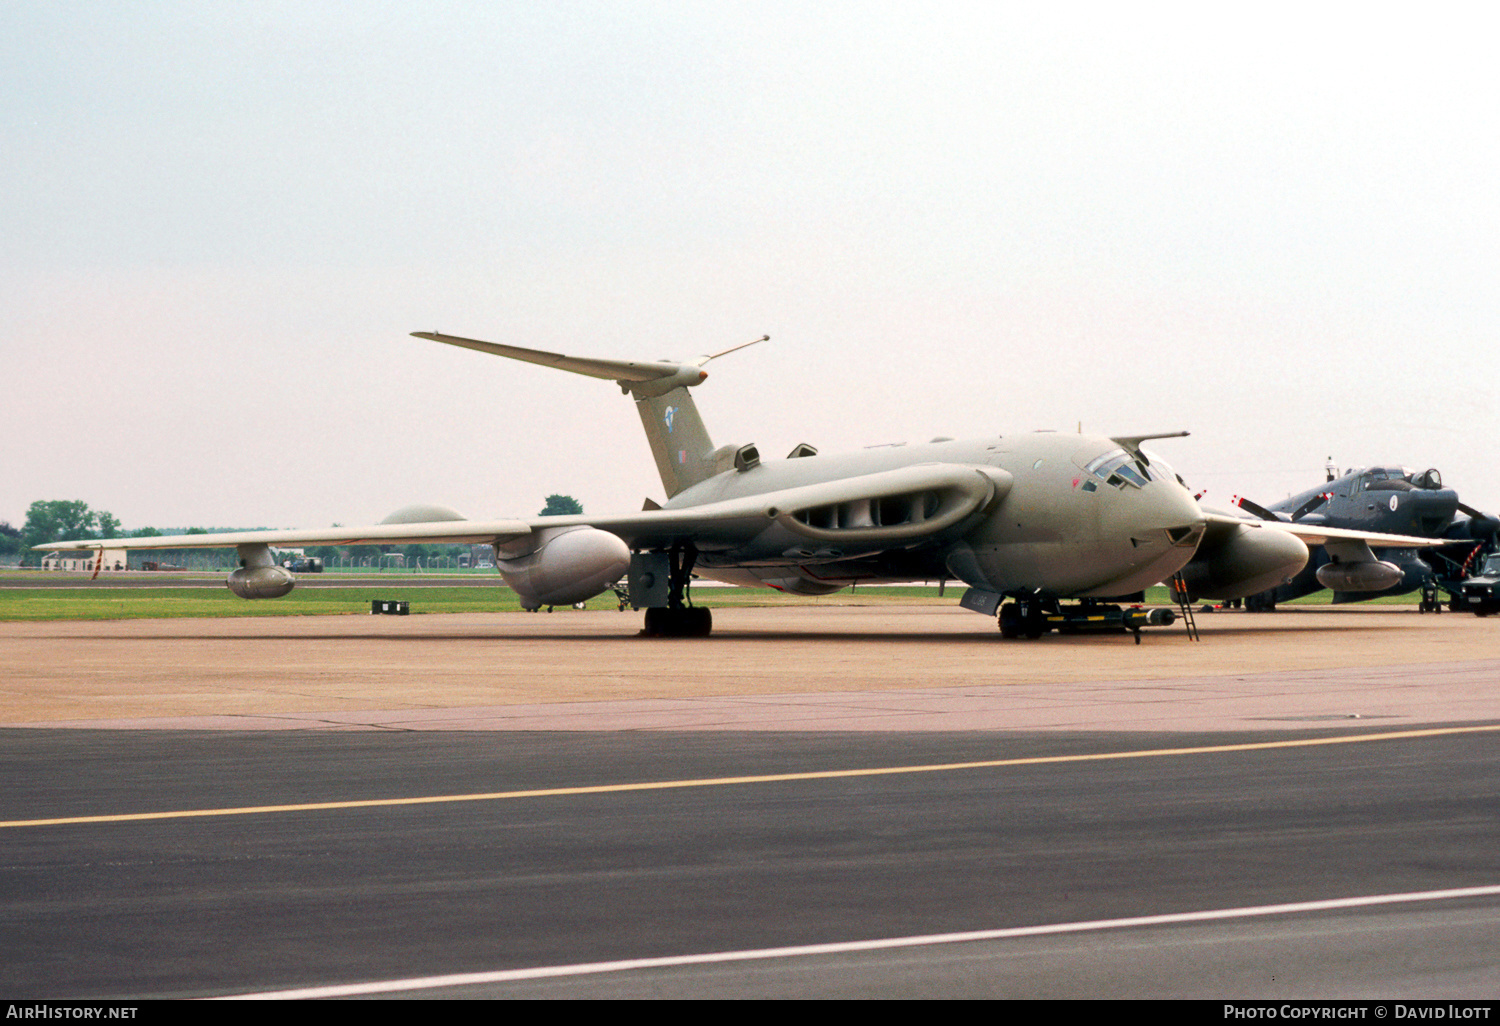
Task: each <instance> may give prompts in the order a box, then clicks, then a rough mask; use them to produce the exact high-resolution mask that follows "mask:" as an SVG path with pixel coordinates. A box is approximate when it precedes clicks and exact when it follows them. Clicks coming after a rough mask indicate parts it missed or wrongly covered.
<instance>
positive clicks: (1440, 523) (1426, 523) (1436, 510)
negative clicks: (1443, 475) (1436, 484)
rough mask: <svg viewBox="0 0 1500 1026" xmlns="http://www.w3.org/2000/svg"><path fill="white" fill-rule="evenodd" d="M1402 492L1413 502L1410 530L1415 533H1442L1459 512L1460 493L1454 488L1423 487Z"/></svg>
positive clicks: (1407, 499)
mask: <svg viewBox="0 0 1500 1026" xmlns="http://www.w3.org/2000/svg"><path fill="white" fill-rule="evenodd" d="M1402 494H1403V496H1404V497H1405V498H1406V501H1408V502H1409V503H1410V504H1411V528H1410V530H1411V531H1412V532H1413V533H1414V534H1421V535H1438V534H1442V533H1443V529H1444V528H1445V527H1447V526H1448V525H1449V524H1450V523H1452V522H1453V514H1455V513H1457V512H1458V493H1457V492H1456V491H1454V490H1453V489H1452V488H1433V489H1426V488H1423V489H1417V490H1415V491H1410V492H1405V493H1402Z"/></svg>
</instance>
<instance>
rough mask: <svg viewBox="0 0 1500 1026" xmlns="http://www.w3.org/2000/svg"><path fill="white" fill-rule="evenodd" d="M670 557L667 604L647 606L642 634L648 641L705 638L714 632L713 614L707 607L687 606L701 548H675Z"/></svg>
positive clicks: (689, 544)
mask: <svg viewBox="0 0 1500 1026" xmlns="http://www.w3.org/2000/svg"><path fill="white" fill-rule="evenodd" d="M670 557H671V560H672V563H671V566H672V570H671V573H670V574H669V576H668V578H667V604H666V605H665V606H650V607H647V609H646V625H645V627H644V629H642V631H641V633H642V634H644V635H645V636H646V637H648V638H706V637H708V636H709V635H710V634H711V633H713V629H714V619H713V614H712V613H711V612H709V610H708V609H707V608H706V607H705V606H693V605H688V601H689V599H688V587H689V585H690V584H691V583H692V579H693V567H694V565H695V564H697V562H698V548H697V546H695V545H694V544H693V543H692V542H688V543H687V544H686V545H673V546H672V549H671V552H670Z"/></svg>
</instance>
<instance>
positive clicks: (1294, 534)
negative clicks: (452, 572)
mask: <svg viewBox="0 0 1500 1026" xmlns="http://www.w3.org/2000/svg"><path fill="white" fill-rule="evenodd" d="M413 334H415V335H416V337H418V338H423V339H429V340H431V341H434V342H442V343H445V344H447V345H452V346H458V347H461V348H464V349H472V350H475V351H478V352H482V353H488V354H490V355H494V356H503V357H506V358H508V359H513V360H522V361H525V362H528V363H535V364H540V365H542V366H548V367H555V368H557V369H559V370H565V371H569V372H570V373H574V374H582V375H586V376H588V377H594V378H601V379H604V380H609V381H614V382H615V383H616V384H617V385H619V386H620V390H621V391H622V392H623V393H624V394H626V395H628V396H630V397H631V398H632V399H634V401H635V404H636V409H637V411H638V412H639V414H640V417H641V424H642V426H643V427H644V428H645V432H646V438H647V440H648V442H649V443H650V446H651V452H652V455H653V456H654V458H655V460H656V467H657V471H658V473H659V475H660V477H661V481H662V485H663V487H664V488H665V490H666V496H667V498H666V501H665V502H664V503H657V502H654V501H652V500H649V499H648V500H647V502H646V504H645V508H644V509H642V510H641V511H639V512H635V513H622V514H615V515H605V516H592V515H584V514H577V515H571V516H552V517H545V518H531V519H525V520H492V521H471V520H465V519H463V517H462V516H460V515H459V514H458V513H456V512H454V511H452V510H448V509H445V508H442V507H433V506H416V507H407V508H406V509H403V510H400V511H398V512H396V513H393V514H392V515H391V516H390V517H387V518H386V520H385V521H383V522H382V523H380V524H376V525H372V526H369V527H345V528H330V529H323V530H311V531H258V532H236V533H227V534H217V535H195V536H193V540H192V543H191V544H192V546H193V547H199V548H205V547H208V548H217V547H224V546H230V545H233V546H237V547H238V549H239V554H240V561H241V565H240V568H239V569H238V570H236V571H234V573H232V574H231V575H230V576H229V580H228V582H227V583H228V586H229V588H230V589H231V590H232V591H233V592H234V593H235V594H236V595H239V596H240V597H242V598H247V599H254V598H276V597H279V596H282V595H285V594H287V593H288V592H290V591H291V590H292V588H293V587H294V585H295V579H294V578H293V576H292V574H291V573H290V572H288V571H287V570H286V569H285V568H283V567H279V566H277V565H276V564H275V560H274V558H273V557H272V554H271V548H272V547H273V546H279V547H291V546H300V545H341V544H376V545H380V544H393V543H406V542H440V543H441V542H452V543H484V544H490V545H493V546H494V548H495V555H496V565H497V568H498V569H499V571H500V574H501V576H502V577H503V578H504V579H505V582H506V584H508V585H509V586H510V587H511V588H512V589H514V590H515V592H516V594H517V596H519V598H520V600H521V604H522V606H523V607H525V608H527V609H537V608H540V607H542V606H555V605H567V604H571V603H575V602H581V601H583V600H585V599H588V598H591V597H592V596H594V595H597V594H599V593H601V592H603V591H605V590H607V589H609V588H610V587H611V586H612V585H614V584H615V582H617V581H618V580H619V579H620V578H621V576H628V581H629V586H628V594H629V598H630V602H631V604H632V605H633V606H635V607H636V608H638V609H642V608H643V609H645V629H644V633H645V634H647V635H651V636H706V635H708V634H709V633H710V632H711V631H712V625H713V622H712V614H711V613H710V612H709V610H708V609H706V608H704V607H702V606H697V605H694V604H693V602H692V599H691V595H690V583H691V581H692V578H693V576H694V574H695V573H696V574H697V575H698V576H700V577H704V578H707V579H711V580H717V581H722V582H725V583H729V584H736V585H746V586H757V587H769V588H776V589H779V590H781V591H786V592H791V593H794V594H800V595H826V594H830V593H832V592H835V591H838V590H840V589H842V588H844V587H848V586H851V585H854V584H856V583H857V584H866V583H900V582H912V581H930V580H944V579H958V580H961V581H963V582H964V583H965V584H967V585H968V586H969V587H968V591H967V592H966V593H965V594H964V597H963V599H962V603H961V604H962V605H963V606H964V608H967V609H972V610H975V611H977V612H981V613H984V614H986V615H989V616H995V617H996V618H997V620H998V623H999V627H1000V632H1001V634H1002V636H1004V637H1021V636H1025V637H1029V638H1036V637H1040V636H1041V635H1042V634H1043V633H1046V632H1047V631H1050V630H1060V631H1074V630H1087V629H1093V628H1097V627H1101V626H1103V627H1110V628H1116V629H1120V628H1124V629H1130V630H1133V631H1135V632H1136V637H1137V641H1139V629H1140V627H1142V626H1146V625H1156V624H1163V623H1170V622H1172V613H1171V611H1170V610H1167V609H1156V610H1140V609H1134V610H1124V609H1121V608H1120V606H1119V605H1118V604H1117V603H1121V602H1125V603H1129V602H1139V601H1140V596H1141V594H1142V593H1143V591H1144V589H1146V588H1147V587H1150V586H1151V585H1154V584H1157V583H1158V582H1161V581H1165V580H1169V579H1171V578H1173V577H1174V575H1180V580H1181V587H1182V588H1184V589H1185V590H1186V593H1188V594H1190V595H1191V597H1192V598H1215V599H1233V598H1239V597H1242V596H1244V595H1249V594H1253V593H1255V592H1258V591H1262V590H1264V589H1266V588H1267V587H1270V586H1272V585H1274V584H1276V583H1279V582H1280V581H1282V580H1284V579H1285V578H1287V577H1289V576H1291V575H1292V574H1295V573H1296V572H1297V571H1298V570H1300V569H1301V568H1302V566H1303V564H1304V563H1306V561H1307V557H1308V548H1307V546H1308V544H1321V545H1325V546H1328V548H1329V551H1330V552H1333V551H1337V552H1339V553H1340V559H1341V560H1343V561H1344V562H1346V563H1348V564H1351V565H1353V566H1355V567H1357V565H1358V564H1360V563H1361V562H1364V561H1374V557H1373V555H1371V553H1370V548H1369V545H1370V544H1371V543H1375V544H1384V545H1398V544H1399V545H1412V544H1424V540H1423V539H1415V538H1407V537H1402V536H1395V535H1383V534H1373V533H1369V532H1360V531H1339V530H1334V529H1329V528H1311V527H1307V526H1304V525H1297V524H1288V523H1281V522H1270V521H1264V520H1258V519H1253V518H1249V517H1246V516H1244V515H1241V514H1237V513H1233V512H1219V511H1213V510H1205V509H1203V508H1200V507H1199V505H1198V503H1197V502H1196V500H1195V499H1194V498H1193V495H1192V494H1191V493H1190V492H1189V491H1188V489H1187V487H1186V486H1185V485H1184V483H1183V481H1182V479H1181V478H1180V477H1179V476H1178V475H1177V474H1176V473H1175V472H1174V471H1173V470H1172V469H1171V467H1169V466H1168V465H1167V464H1166V463H1165V462H1163V461H1162V460H1161V459H1159V458H1158V457H1156V456H1153V455H1150V454H1148V453H1147V452H1146V451H1145V450H1144V449H1142V448H1141V444H1142V443H1143V442H1146V441H1148V440H1150V439H1153V438H1173V437H1180V436H1182V435H1186V434H1187V432H1185V431H1179V432H1172V433H1158V434H1145V435H1128V436H1115V437H1112V438H1111V437H1105V436H1099V435H1086V434H1082V433H1080V434H1076V435H1073V434H1060V433H1056V432H1049V431H1038V432H1033V433H1029V434H1014V435H999V436H993V437H988V438H978V439H969V440H958V441H955V440H952V439H939V440H935V441H933V442H929V443H927V444H924V445H912V446H887V447H879V448H874V449H865V450H861V451H859V452H854V453H844V454H838V455H823V454H820V453H819V452H818V451H817V450H816V449H814V448H813V447H812V446H810V445H806V444H803V445H798V446H797V447H796V448H794V449H793V450H792V451H791V453H789V454H788V455H787V457H786V458H785V459H781V460H763V459H762V458H761V455H760V452H759V451H758V450H757V448H756V447H755V446H754V445H753V444H739V445H723V446H715V445H714V444H713V442H712V441H711V440H710V438H709V435H708V431H707V429H706V428H705V427H704V424H703V420H702V418H701V417H700V416H699V413H698V408H697V405H696V403H695V402H694V401H693V398H692V395H691V394H690V393H689V389H691V388H693V387H695V386H697V385H699V384H702V382H703V381H704V380H706V379H707V377H708V372H707V371H706V370H704V367H705V366H706V365H707V364H708V363H709V362H710V361H712V360H715V359H717V358H718V357H720V356H724V355H727V354H728V353H732V352H735V351H736V350H738V349H743V348H745V346H748V345H754V344H755V342H764V341H766V340H767V337H766V336H763V337H762V338H759V339H756V340H755V342H747V343H745V344H744V345H740V346H735V347H733V348H731V349H726V350H724V351H722V352H719V353H714V354H712V355H710V356H701V357H698V358H696V359H694V360H689V361H686V362H680V363H679V362H671V361H655V362H652V361H640V362H636V361H619V360H600V359H593V358H588V357H576V356H566V355H563V354H561V353H551V352H544V351H541V350H536V349H524V348H521V347H519V346H510V345H501V344H498V343H494V342H481V341H478V340H476V339H470V338H460V337H457V336H453V335H444V334H439V333H437V332H414V333H413ZM182 547H184V540H183V538H181V537H173V538H166V539H141V538H123V539H108V540H105V541H102V542H101V541H90V542H77V541H68V542H57V543H54V544H52V545H46V546H39V548H43V549H73V548H138V549H146V548H182ZM1352 573H1354V575H1355V576H1357V572H1353V571H1352ZM1007 600H1008V601H1007ZM1064 600H1077V602H1076V604H1073V605H1064Z"/></svg>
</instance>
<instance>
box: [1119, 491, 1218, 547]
mask: <svg viewBox="0 0 1500 1026" xmlns="http://www.w3.org/2000/svg"><path fill="white" fill-rule="evenodd" d="M1141 499H1142V500H1143V501H1142V502H1141V504H1140V509H1139V511H1138V513H1137V516H1136V519H1137V521H1138V522H1139V524H1140V526H1141V528H1142V529H1144V530H1147V531H1160V532H1164V533H1165V534H1166V536H1167V541H1168V542H1169V543H1171V545H1172V546H1174V547H1176V548H1189V549H1194V548H1197V546H1198V540H1199V539H1200V538H1202V537H1203V528H1204V526H1205V525H1206V524H1207V522H1208V521H1207V519H1206V518H1205V517H1204V515H1203V510H1201V509H1199V508H1198V502H1197V500H1196V499H1194V498H1193V497H1192V495H1190V494H1189V493H1188V491H1187V489H1185V488H1181V487H1178V486H1176V485H1174V484H1172V483H1169V482H1166V481H1158V482H1155V483H1154V484H1153V485H1152V486H1151V487H1149V488H1146V489H1144V490H1143V494H1142V496H1141Z"/></svg>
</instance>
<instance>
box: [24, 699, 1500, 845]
mask: <svg viewBox="0 0 1500 1026" xmlns="http://www.w3.org/2000/svg"><path fill="white" fill-rule="evenodd" d="M1493 731H1500V723H1497V724H1485V725H1481V726H1473V727H1433V728H1428V729H1424V730H1397V731H1387V732H1385V733H1382V734H1343V735H1340V736H1338V737H1319V738H1304V739H1300V740H1295V741H1257V742H1251V743H1247V744H1237V745H1203V746H1199V747H1194V748H1152V749H1146V750H1144V751H1136V752H1096V753H1094V754H1092V755H1038V756H1032V757H1030V758H1025V759H986V760H982V761H979V762H946V763H934V764H932V765H927V766H879V767H874V768H870V769H850V770H814V771H811V772H808V773H767V774H762V775H758V776H748V777H706V778H703V779H699V780H653V781H646V782H643V783H635V784H593V785H588V786H585V787H547V788H538V789H536V790H530V791H490V792H487V793H481V794H442V795H428V796H425V797H421V798H368V799H364V800H361V801H345V802H304V803H301V804H297V805H249V806H243V807H239V808H230V809H181V810H178V811H176V812H131V813H122V814H118V815H109V816H62V817H58V818H55V819H12V820H3V821H0V829H12V828H16V827H39V826H65V825H69V824H75V823H135V822H142V821H145V820H153V819H195V818H199V817H203V816H259V815H267V814H270V813H277V812H326V811H331V810H335V809H373V808H391V807H395V806H400V805H441V804H445V803H449V802H496V801H507V800H513V799H517V798H559V797H566V796H569V795H581V794H619V793H622V792H626V791H667V790H672V789H675V788H685V787H725V786H730V785H734V784H776V783H783V782H786V781H793V780H838V779H841V778H848V777H883V776H895V775H897V774H902V773H946V772H953V771H956V770H975V769H1001V768H1005V767H1009V766H1046V765H1057V764H1061V763H1069V762H1103V761H1106V760H1111V759H1151V758H1165V757H1170V756H1181V755H1212V754H1217V753H1225V752H1259V751H1269V750H1271V749H1276V748H1315V747H1319V746H1323V745H1345V744H1359V743H1361V742H1366V741H1401V740H1410V739H1414V738H1425V737H1443V736H1446V735H1452V734H1479V733H1488V732H1493Z"/></svg>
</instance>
